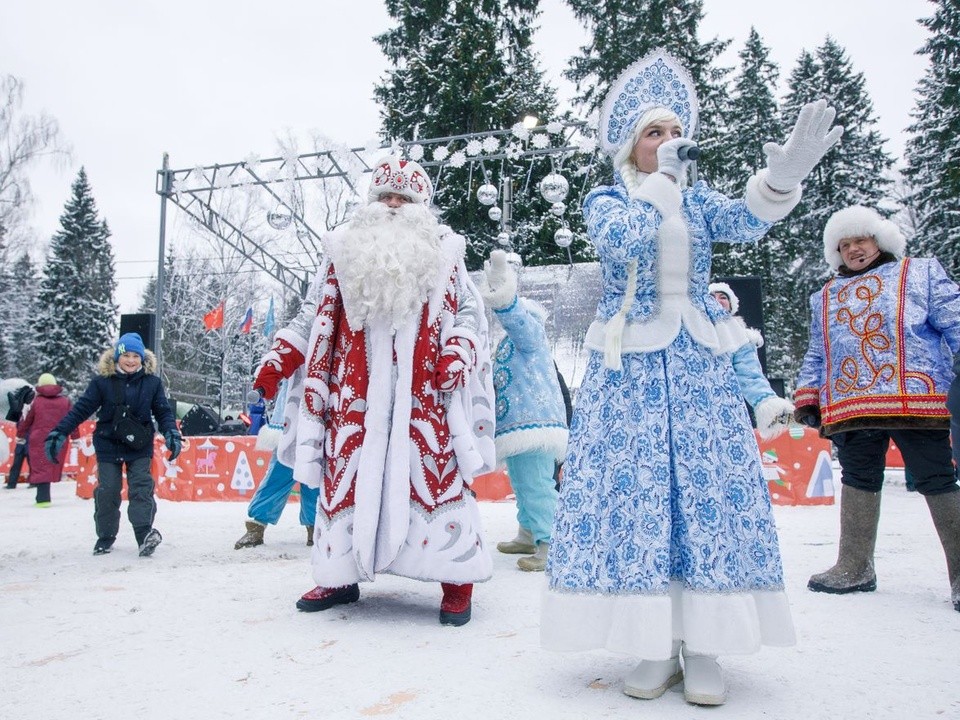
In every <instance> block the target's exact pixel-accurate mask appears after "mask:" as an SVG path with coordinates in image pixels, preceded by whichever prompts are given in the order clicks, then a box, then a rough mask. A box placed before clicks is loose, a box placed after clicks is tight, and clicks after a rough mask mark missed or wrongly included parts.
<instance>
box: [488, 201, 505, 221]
mask: <svg viewBox="0 0 960 720" xmlns="http://www.w3.org/2000/svg"><path fill="white" fill-rule="evenodd" d="M487 217H488V218H490V219H491V220H493V221H494V222H500V218H502V217H503V210H501V209H500V208H498V207H497V206H496V205H494V206H493V207H491V208H490V209H489V210H487Z"/></svg>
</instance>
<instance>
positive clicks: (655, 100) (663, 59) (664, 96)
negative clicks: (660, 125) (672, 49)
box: [600, 48, 699, 157]
mask: <svg viewBox="0 0 960 720" xmlns="http://www.w3.org/2000/svg"><path fill="white" fill-rule="evenodd" d="M655 107H664V108H667V109H668V110H670V111H672V112H673V113H675V114H676V116H677V117H678V118H680V124H681V125H683V136H684V137H687V138H689V137H692V136H693V134H694V132H696V128H697V118H698V113H699V103H698V102H697V90H696V87H695V86H694V84H693V78H692V77H691V76H690V73H688V72H687V70H686V68H684V67H683V66H682V65H681V64H680V63H679V62H678V61H677V60H676V59H674V58H673V57H671V56H670V55H668V54H667V53H666V52H665V51H664V50H662V49H660V48H658V49H656V50H654V51H653V52H651V53H649V54H648V55H645V56H644V57H643V58H641V59H640V60H638V61H637V62H635V63H633V65H631V66H630V67H628V68H627V69H626V70H624V71H623V72H622V73H620V76H619V77H618V78H617V79H616V80H615V81H614V82H613V85H611V86H610V91H609V92H608V93H607V97H606V98H605V99H604V101H603V107H602V108H601V109H600V147H602V148H603V150H604V152H606V153H607V154H608V155H610V156H611V157H613V156H614V155H616V154H617V151H618V150H619V149H620V148H621V147H622V146H623V144H624V143H625V142H627V141H628V140H629V139H630V137H631V134H632V133H633V130H634V126H635V125H636V124H637V120H639V119H640V117H641V116H642V115H643V114H644V113H645V112H646V111H647V110H650V109H652V108H655Z"/></svg>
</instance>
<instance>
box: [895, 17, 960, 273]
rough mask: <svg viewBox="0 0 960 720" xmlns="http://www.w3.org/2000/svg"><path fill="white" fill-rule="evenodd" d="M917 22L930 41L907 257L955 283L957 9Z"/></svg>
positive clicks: (958, 256) (959, 220)
mask: <svg viewBox="0 0 960 720" xmlns="http://www.w3.org/2000/svg"><path fill="white" fill-rule="evenodd" d="M933 4H934V7H935V9H934V13H933V15H931V16H930V17H928V18H923V19H921V20H920V21H919V22H920V24H922V25H923V26H924V27H925V28H926V29H927V30H929V31H930V37H929V38H927V41H926V42H925V43H924V45H923V47H922V48H920V50H919V53H921V54H923V55H926V56H927V58H928V60H929V61H930V63H929V65H928V66H927V69H926V71H925V73H924V75H923V77H922V78H921V80H920V82H919V84H918V85H917V91H916V96H917V101H916V106H915V108H914V110H913V112H912V113H911V114H912V117H913V118H914V122H913V124H912V125H911V126H910V127H909V128H908V132H910V133H911V135H912V137H911V138H910V140H909V141H908V142H907V148H906V160H907V167H906V170H905V175H906V176H907V179H908V181H909V183H910V186H911V194H910V197H909V202H910V204H911V205H912V206H913V210H914V211H915V212H916V218H917V235H916V238H915V239H914V240H913V242H912V243H911V244H912V247H911V254H916V255H925V256H934V257H936V258H937V259H939V260H940V262H941V263H942V264H943V266H944V268H945V269H946V271H947V273H948V274H950V276H951V277H952V278H953V279H954V280H960V5H958V4H957V2H956V0H935V1H934V3H933Z"/></svg>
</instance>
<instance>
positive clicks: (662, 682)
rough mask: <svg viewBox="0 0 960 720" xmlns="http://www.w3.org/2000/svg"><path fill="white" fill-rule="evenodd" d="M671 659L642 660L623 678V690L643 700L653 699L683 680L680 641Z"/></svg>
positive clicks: (675, 645)
mask: <svg viewBox="0 0 960 720" xmlns="http://www.w3.org/2000/svg"><path fill="white" fill-rule="evenodd" d="M671 652H672V657H671V658H670V659H669V660H642V661H641V662H640V664H639V665H637V667H635V668H634V669H633V671H632V672H631V673H630V674H629V675H627V676H626V677H625V678H624V679H623V692H624V694H626V695H629V696H630V697H635V698H640V699H641V700H653V699H654V698H658V697H660V696H661V695H663V694H664V693H665V692H666V691H667V690H668V689H669V688H671V687H673V686H674V685H676V684H677V683H678V682H680V681H681V680H683V671H682V670H681V669H680V643H679V642H675V643H674V645H673V649H672V651H671Z"/></svg>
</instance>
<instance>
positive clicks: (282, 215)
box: [267, 205, 293, 230]
mask: <svg viewBox="0 0 960 720" xmlns="http://www.w3.org/2000/svg"><path fill="white" fill-rule="evenodd" d="M292 222H293V215H291V214H290V211H289V210H287V209H286V208H285V207H283V206H282V205H279V206H277V209H276V210H274V211H273V212H270V213H267V223H268V224H269V225H270V227H272V228H273V229H274V230H286V229H287V228H288V227H290V223H292Z"/></svg>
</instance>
